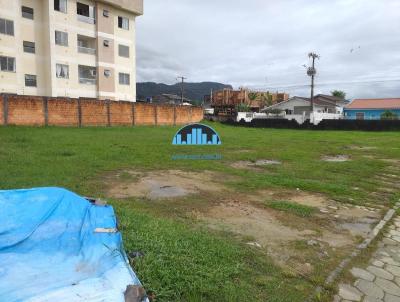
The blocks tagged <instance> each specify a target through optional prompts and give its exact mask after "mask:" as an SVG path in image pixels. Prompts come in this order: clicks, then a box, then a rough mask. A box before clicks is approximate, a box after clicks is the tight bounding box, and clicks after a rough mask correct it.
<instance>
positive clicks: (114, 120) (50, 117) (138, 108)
mask: <svg viewBox="0 0 400 302" xmlns="http://www.w3.org/2000/svg"><path fill="white" fill-rule="evenodd" d="M202 119H203V109H202V108H201V107H192V106H173V105H153V104H145V103H132V102H115V101H103V100H97V99H84V98H80V99H72V98H59V97H57V98H53V97H37V96H21V95H9V94H2V95H0V125H25V126H76V127H81V126H135V125H183V124H188V123H195V122H199V121H201V120H202Z"/></svg>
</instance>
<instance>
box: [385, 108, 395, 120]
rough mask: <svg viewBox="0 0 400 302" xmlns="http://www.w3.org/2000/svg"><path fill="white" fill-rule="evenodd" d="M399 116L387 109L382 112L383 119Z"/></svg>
mask: <svg viewBox="0 0 400 302" xmlns="http://www.w3.org/2000/svg"><path fill="white" fill-rule="evenodd" d="M398 118H399V117H398V115H397V114H396V113H394V112H392V111H389V110H386V111H385V112H384V113H382V114H381V119H382V120H397V119H398Z"/></svg>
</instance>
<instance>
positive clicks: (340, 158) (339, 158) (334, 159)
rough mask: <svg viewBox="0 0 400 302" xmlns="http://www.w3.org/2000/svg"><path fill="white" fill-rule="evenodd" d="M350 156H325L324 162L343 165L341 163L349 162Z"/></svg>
mask: <svg viewBox="0 0 400 302" xmlns="http://www.w3.org/2000/svg"><path fill="white" fill-rule="evenodd" d="M349 160H351V159H350V156H348V155H343V154H342V155H332V156H323V157H322V161H326V162H334V163H341V162H346V161H349Z"/></svg>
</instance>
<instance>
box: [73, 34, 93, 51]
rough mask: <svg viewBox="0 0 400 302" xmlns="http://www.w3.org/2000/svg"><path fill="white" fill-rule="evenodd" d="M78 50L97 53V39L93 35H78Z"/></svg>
mask: <svg viewBox="0 0 400 302" xmlns="http://www.w3.org/2000/svg"><path fill="white" fill-rule="evenodd" d="M77 46H78V52H79V53H85V54H89V55H95V54H96V39H95V38H92V37H87V36H82V35H78V45H77Z"/></svg>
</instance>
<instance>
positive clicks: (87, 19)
mask: <svg viewBox="0 0 400 302" xmlns="http://www.w3.org/2000/svg"><path fill="white" fill-rule="evenodd" d="M78 20H79V21H82V22H85V23H89V24H95V23H96V20H95V18H92V17H87V16H83V15H78Z"/></svg>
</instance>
